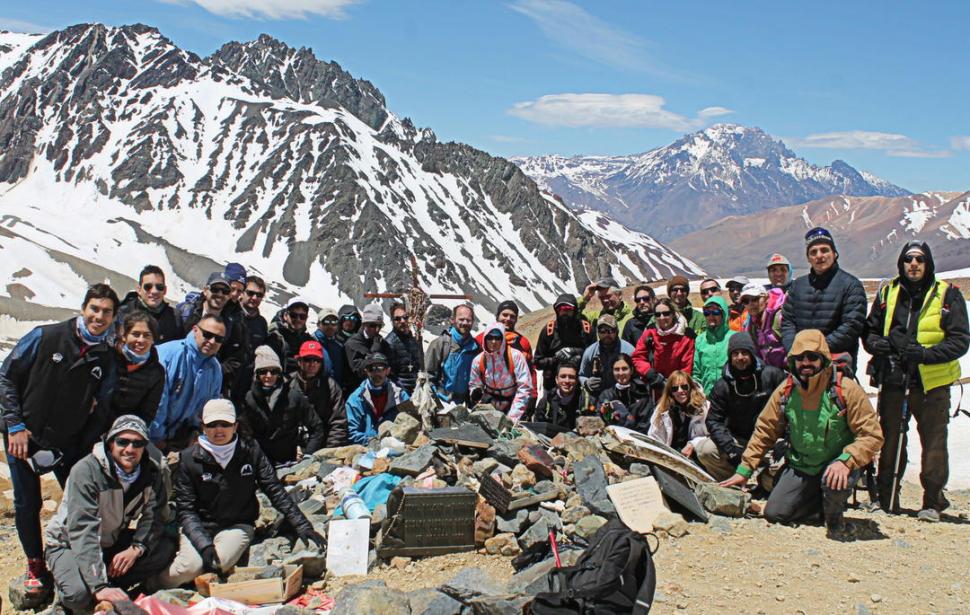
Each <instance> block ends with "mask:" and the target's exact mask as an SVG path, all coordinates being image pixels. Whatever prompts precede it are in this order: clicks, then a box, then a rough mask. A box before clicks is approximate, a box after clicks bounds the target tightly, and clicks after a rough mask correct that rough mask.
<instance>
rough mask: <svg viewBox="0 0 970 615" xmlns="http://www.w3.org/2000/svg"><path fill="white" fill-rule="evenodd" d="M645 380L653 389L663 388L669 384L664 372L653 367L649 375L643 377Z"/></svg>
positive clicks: (648, 372)
mask: <svg viewBox="0 0 970 615" xmlns="http://www.w3.org/2000/svg"><path fill="white" fill-rule="evenodd" d="M643 381H644V382H645V383H646V384H647V386H649V387H650V388H651V389H662V388H664V385H665V384H667V379H666V378H664V376H663V374H661V373H660V372H658V371H657V370H655V369H653V368H651V369H649V370H648V371H647V375H646V376H644V377H643Z"/></svg>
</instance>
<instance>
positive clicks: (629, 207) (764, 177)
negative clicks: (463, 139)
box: [514, 124, 909, 239]
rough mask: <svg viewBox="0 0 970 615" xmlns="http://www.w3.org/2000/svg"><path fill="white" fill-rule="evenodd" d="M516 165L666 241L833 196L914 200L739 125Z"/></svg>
mask: <svg viewBox="0 0 970 615" xmlns="http://www.w3.org/2000/svg"><path fill="white" fill-rule="evenodd" d="M514 160H515V162H516V163H517V164H519V165H520V166H521V168H522V169H523V170H524V171H525V172H526V173H527V174H529V175H530V176H531V177H533V178H534V179H536V181H538V182H539V183H540V184H541V185H543V186H546V187H548V188H549V189H551V190H554V191H556V192H558V193H559V194H561V195H562V196H563V198H564V199H565V200H566V202H567V203H569V204H571V205H575V206H577V207H580V208H593V209H598V210H601V211H605V212H607V213H610V214H613V215H615V216H616V217H617V218H618V219H619V220H620V221H622V222H624V223H626V224H629V225H631V226H633V227H635V228H637V229H639V230H643V231H647V232H650V233H651V234H654V235H655V236H658V237H659V238H661V239H664V238H671V237H676V236H679V235H682V234H684V233H686V232H690V231H692V230H696V229H697V228H702V227H703V226H706V225H707V224H710V223H713V222H715V221H717V220H718V219H720V218H722V217H724V216H726V215H743V214H745V213H750V212H753V211H758V210H761V209H766V208H770V207H778V206H783V205H790V204H793V203H800V202H806V201H809V200H812V199H817V198H821V197H824V196H828V195H833V194H852V195H864V196H872V195H879V196H899V195H905V194H909V193H908V192H907V191H906V190H904V189H902V188H900V187H898V186H895V185H893V184H891V183H889V182H887V181H885V180H882V179H879V178H877V177H874V176H872V175H870V174H862V173H860V172H859V171H857V170H855V169H854V168H852V167H851V166H850V165H848V164H847V163H845V162H843V161H841V160H836V161H835V162H833V163H832V165H830V166H826V167H820V166H817V165H813V164H811V163H810V162H808V161H806V160H804V159H802V158H799V157H797V156H796V155H795V153H794V152H792V151H791V150H790V149H788V148H787V147H786V146H785V144H784V143H782V142H781V141H779V140H776V139H774V138H772V137H771V136H770V135H768V134H767V133H765V132H764V131H763V130H761V129H760V128H752V127H746V126H740V125H737V124H716V125H714V126H711V127H709V128H706V129H704V130H701V131H698V132H695V133H692V134H688V135H685V136H684V137H682V138H680V139H678V140H677V141H675V142H674V143H672V144H670V145H668V146H665V147H660V148H657V149H654V150H650V151H648V152H645V153H643V154H635V155H630V156H576V157H572V158H565V157H562V156H538V157H533V158H516V159H514ZM685 215H686V216H687V217H688V219H687V220H684V219H683V216H685ZM658 218H659V219H658Z"/></svg>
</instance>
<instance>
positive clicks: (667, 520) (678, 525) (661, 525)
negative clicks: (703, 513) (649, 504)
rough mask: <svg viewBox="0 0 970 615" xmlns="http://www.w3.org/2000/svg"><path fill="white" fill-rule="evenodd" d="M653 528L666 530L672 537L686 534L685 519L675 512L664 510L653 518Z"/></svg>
mask: <svg viewBox="0 0 970 615" xmlns="http://www.w3.org/2000/svg"><path fill="white" fill-rule="evenodd" d="M653 529H655V530H660V531H663V532H667V534H668V535H669V536H672V537H674V538H680V537H681V536H684V535H686V534H687V520H686V519H684V517H682V516H681V515H678V514H677V513H674V512H670V511H667V510H665V511H663V512H661V513H660V514H659V515H657V518H656V519H654V521H653Z"/></svg>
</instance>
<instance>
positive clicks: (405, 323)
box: [384, 303, 424, 395]
mask: <svg viewBox="0 0 970 615" xmlns="http://www.w3.org/2000/svg"><path fill="white" fill-rule="evenodd" d="M391 327H392V328H391V332H390V333H388V334H387V337H385V338H384V341H385V342H387V360H388V361H389V363H390V367H391V380H393V381H394V384H396V385H397V386H399V387H401V388H402V389H404V390H405V391H407V392H408V395H412V394H413V393H414V385H415V383H416V382H417V379H418V372H419V371H421V370H422V369H424V349H423V348H422V347H421V343H420V342H419V341H418V339H417V338H416V337H414V334H413V333H412V332H411V320H410V319H409V318H408V309H407V308H406V307H404V304H403V303H395V304H394V305H392V306H391Z"/></svg>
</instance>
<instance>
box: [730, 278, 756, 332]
mask: <svg viewBox="0 0 970 615" xmlns="http://www.w3.org/2000/svg"><path fill="white" fill-rule="evenodd" d="M750 283H751V281H750V280H748V278H746V277H744V276H743V275H738V276H734V277H733V278H731V279H730V280H728V281H727V282H726V283H725V284H724V286H726V287H727V290H728V298H729V299H730V302H729V303H728V327H730V329H731V331H742V330H744V325H745V323H746V322H747V321H748V312H747V310H746V308H745V306H744V303H743V302H742V301H741V291H742V290H744V287H745V286H747V285H748V284H750Z"/></svg>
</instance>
